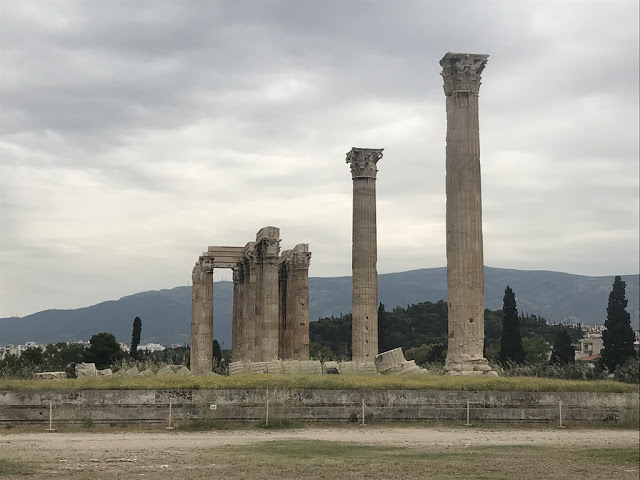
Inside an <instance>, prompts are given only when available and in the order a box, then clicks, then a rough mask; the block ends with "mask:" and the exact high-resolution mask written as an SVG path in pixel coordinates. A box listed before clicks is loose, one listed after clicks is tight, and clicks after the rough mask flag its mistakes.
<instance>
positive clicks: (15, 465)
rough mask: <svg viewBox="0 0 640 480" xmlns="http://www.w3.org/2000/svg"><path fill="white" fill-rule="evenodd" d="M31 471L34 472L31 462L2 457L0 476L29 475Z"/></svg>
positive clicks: (0, 460)
mask: <svg viewBox="0 0 640 480" xmlns="http://www.w3.org/2000/svg"><path fill="white" fill-rule="evenodd" d="M30 473H33V468H32V465H31V464H29V463H27V462H25V461H22V460H12V459H2V458H0V477H9V476H13V475H29V474H30Z"/></svg>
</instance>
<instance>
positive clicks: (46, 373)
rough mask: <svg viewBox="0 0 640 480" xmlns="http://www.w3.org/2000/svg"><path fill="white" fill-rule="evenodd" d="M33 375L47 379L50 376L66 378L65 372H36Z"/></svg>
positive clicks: (40, 378)
mask: <svg viewBox="0 0 640 480" xmlns="http://www.w3.org/2000/svg"><path fill="white" fill-rule="evenodd" d="M35 377H36V378H37V379H39V380H49V379H51V378H67V374H66V373H65V372H41V373H36V374H35Z"/></svg>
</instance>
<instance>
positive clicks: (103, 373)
mask: <svg viewBox="0 0 640 480" xmlns="http://www.w3.org/2000/svg"><path fill="white" fill-rule="evenodd" d="M97 373H98V376H99V377H111V376H113V372H112V371H111V369H110V368H105V369H104V370H98V371H97Z"/></svg>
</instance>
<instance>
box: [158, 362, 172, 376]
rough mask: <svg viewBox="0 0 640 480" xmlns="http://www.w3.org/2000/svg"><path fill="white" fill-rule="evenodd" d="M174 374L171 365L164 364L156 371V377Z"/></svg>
mask: <svg viewBox="0 0 640 480" xmlns="http://www.w3.org/2000/svg"><path fill="white" fill-rule="evenodd" d="M173 375H175V372H174V371H173V369H172V368H171V365H166V366H164V367H162V368H161V369H160V370H158V371H157V372H156V376H157V377H168V376H173Z"/></svg>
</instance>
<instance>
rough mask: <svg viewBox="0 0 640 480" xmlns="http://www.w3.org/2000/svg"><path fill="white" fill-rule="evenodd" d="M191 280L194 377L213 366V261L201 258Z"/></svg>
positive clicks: (192, 369)
mask: <svg viewBox="0 0 640 480" xmlns="http://www.w3.org/2000/svg"><path fill="white" fill-rule="evenodd" d="M191 279H192V282H193V283H192V287H191V353H190V362H191V363H190V365H191V368H190V369H191V372H192V373H193V374H194V375H203V374H206V373H209V372H211V368H212V366H213V364H212V356H213V355H212V351H213V259H211V258H209V257H205V256H202V257H200V258H199V260H198V262H197V263H196V265H195V266H194V267H193V272H192V275H191Z"/></svg>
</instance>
